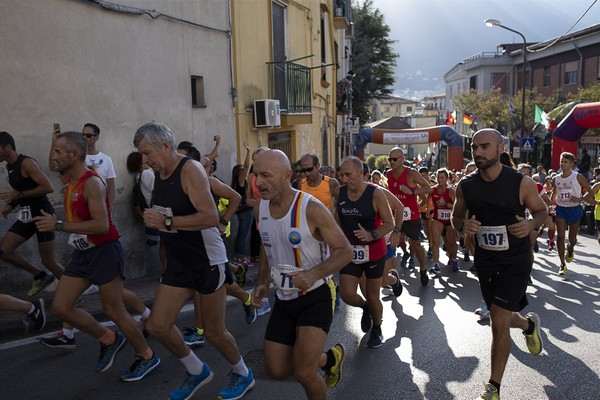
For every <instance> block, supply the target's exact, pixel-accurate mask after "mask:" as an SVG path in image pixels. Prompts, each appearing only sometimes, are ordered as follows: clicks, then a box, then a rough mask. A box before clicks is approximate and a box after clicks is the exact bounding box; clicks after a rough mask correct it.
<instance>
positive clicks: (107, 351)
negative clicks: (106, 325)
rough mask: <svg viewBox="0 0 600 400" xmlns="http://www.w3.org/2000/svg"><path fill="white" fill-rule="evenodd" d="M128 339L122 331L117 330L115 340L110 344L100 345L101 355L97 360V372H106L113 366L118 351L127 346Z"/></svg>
mask: <svg viewBox="0 0 600 400" xmlns="http://www.w3.org/2000/svg"><path fill="white" fill-rule="evenodd" d="M125 344H127V339H126V338H125V336H123V334H122V333H121V332H116V338H115V342H114V343H113V344H111V345H109V346H106V345H103V344H101V345H100V357H98V361H97V362H96V372H104V371H106V370H107V369H109V368H110V367H112V365H113V362H114V361H115V357H116V356H117V353H118V352H119V351H121V350H122V349H123V347H125Z"/></svg>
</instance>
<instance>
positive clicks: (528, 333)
mask: <svg viewBox="0 0 600 400" xmlns="http://www.w3.org/2000/svg"><path fill="white" fill-rule="evenodd" d="M527 322H528V323H529V327H528V328H527V330H526V331H523V332H524V333H525V334H526V335H531V334H532V333H533V330H534V329H535V325H534V324H533V321H532V320H530V319H527Z"/></svg>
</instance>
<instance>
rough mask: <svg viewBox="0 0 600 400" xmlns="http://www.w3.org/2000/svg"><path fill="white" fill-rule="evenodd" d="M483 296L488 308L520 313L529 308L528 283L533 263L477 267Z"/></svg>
mask: <svg viewBox="0 0 600 400" xmlns="http://www.w3.org/2000/svg"><path fill="white" fill-rule="evenodd" d="M476 268H477V276H478V277H479V284H480V286H481V294H482V295H483V299H484V300H485V303H486V304H487V306H488V309H489V308H490V307H491V306H492V304H495V305H497V306H498V307H501V308H504V309H505V310H508V311H515V312H519V311H521V310H522V309H524V308H525V306H527V304H528V302H527V296H526V295H525V291H526V290H527V282H528V280H529V274H530V273H531V268H532V263H531V262H526V263H518V264H499V265H483V266H481V265H477V266H476Z"/></svg>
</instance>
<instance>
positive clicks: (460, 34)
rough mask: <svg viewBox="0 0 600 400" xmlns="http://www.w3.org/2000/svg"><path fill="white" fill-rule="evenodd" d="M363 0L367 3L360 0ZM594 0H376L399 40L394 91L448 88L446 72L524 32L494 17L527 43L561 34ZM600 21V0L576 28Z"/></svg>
mask: <svg viewBox="0 0 600 400" xmlns="http://www.w3.org/2000/svg"><path fill="white" fill-rule="evenodd" d="M359 3H361V4H362V3H363V0H360V1H359ZM593 3H594V0H373V7H374V8H377V9H379V10H380V11H381V13H382V14H383V15H384V18H385V22H386V24H387V25H388V26H389V27H390V39H392V40H395V41H396V43H395V44H394V50H395V52H396V53H398V54H399V55H400V57H399V58H398V59H397V60H396V62H397V66H396V85H395V87H394V93H395V94H396V95H398V96H402V97H407V98H409V97H418V98H421V97H422V96H423V95H431V94H435V93H441V92H443V91H444V78H443V76H444V74H445V73H446V72H448V71H449V70H450V69H451V68H452V67H454V66H455V65H456V64H457V63H458V62H460V61H461V60H462V59H464V58H467V57H469V56H472V55H475V54H478V53H481V52H484V51H485V52H494V51H496V48H497V46H498V45H499V44H501V43H522V42H523V41H522V39H521V37H520V36H519V35H517V34H515V33H512V32H509V31H507V30H505V29H502V28H499V27H493V28H488V27H487V26H485V24H484V23H483V21H484V20H485V19H487V18H493V19H497V20H499V21H501V23H502V25H504V26H507V27H509V28H511V29H514V30H516V31H519V32H521V33H522V34H523V35H524V36H525V38H526V39H527V42H528V43H531V42H540V41H546V40H549V39H552V38H555V37H558V36H560V35H562V34H563V33H564V32H565V31H567V30H568V29H569V27H570V26H571V25H573V24H574V23H575V21H577V19H578V18H579V17H581V15H583V14H584V12H585V11H586V10H587V8H588V7H589V6H590V5H592V4H593ZM598 23H600V0H596V2H595V4H594V5H593V7H592V8H591V9H590V10H589V11H588V13H587V14H586V16H585V17H584V18H583V19H582V20H581V21H580V22H579V23H577V25H575V27H574V28H573V29H572V30H571V32H573V31H577V30H581V29H583V28H586V27H589V26H591V25H594V24H598Z"/></svg>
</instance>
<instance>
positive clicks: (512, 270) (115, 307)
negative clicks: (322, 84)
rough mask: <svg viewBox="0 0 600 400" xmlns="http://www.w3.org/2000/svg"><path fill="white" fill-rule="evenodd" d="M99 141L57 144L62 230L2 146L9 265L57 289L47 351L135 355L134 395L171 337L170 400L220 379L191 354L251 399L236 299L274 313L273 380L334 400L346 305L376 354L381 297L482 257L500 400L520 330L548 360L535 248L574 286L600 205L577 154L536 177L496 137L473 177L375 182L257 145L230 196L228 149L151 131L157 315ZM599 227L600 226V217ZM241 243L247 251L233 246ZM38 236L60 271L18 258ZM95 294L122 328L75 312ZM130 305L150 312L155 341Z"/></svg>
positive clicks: (144, 182)
mask: <svg viewBox="0 0 600 400" xmlns="http://www.w3.org/2000/svg"><path fill="white" fill-rule="evenodd" d="M99 135H100V129H99V127H97V126H96V125H94V124H90V123H88V124H86V125H85V126H84V128H83V129H82V131H81V132H64V133H61V132H60V130H59V128H56V129H55V132H53V134H52V140H51V146H50V152H49V158H48V168H49V169H50V170H51V171H55V172H56V173H57V174H58V176H59V178H60V180H61V182H62V183H63V184H64V185H65V188H64V193H65V194H64V208H65V212H64V215H61V216H57V214H56V213H55V212H54V209H53V207H52V205H51V203H50V201H49V200H48V197H47V195H48V194H50V193H52V192H53V191H54V190H58V189H59V188H53V187H52V184H51V183H50V180H49V179H48V177H47V176H46V174H45V173H44V172H43V170H42V168H41V167H40V165H39V164H38V163H37V162H36V160H34V159H32V158H30V157H28V156H26V155H23V154H20V153H19V152H18V151H17V146H16V143H15V140H14V138H13V137H12V136H11V135H10V134H9V133H7V132H0V161H3V162H6V167H7V170H8V172H9V184H10V187H7V188H6V189H4V191H3V192H2V193H0V200H2V201H4V202H5V203H6V205H5V206H4V208H3V210H2V213H3V216H4V217H5V218H6V217H7V215H8V213H9V212H13V211H14V212H16V214H17V217H16V219H17V221H16V222H15V223H14V224H13V225H12V226H11V227H10V229H9V230H8V232H7V233H6V235H5V236H4V238H3V240H2V243H1V245H0V259H2V260H3V261H5V262H7V263H9V264H11V265H13V266H15V267H17V268H20V269H23V270H25V271H27V272H29V273H30V274H31V275H32V278H33V283H32V287H31V290H30V291H29V292H28V293H27V295H28V296H29V297H30V298H32V299H33V298H35V297H36V295H38V294H39V292H40V291H41V290H43V289H44V288H46V287H48V286H49V285H56V292H55V295H54V299H53V301H52V304H51V307H50V310H49V312H51V313H52V315H54V316H55V317H56V318H59V319H60V320H62V321H64V322H63V329H61V331H59V332H58V333H57V334H55V335H53V336H50V337H44V338H42V339H41V344H43V345H45V346H47V347H52V348H67V349H75V348H76V346H75V332H76V330H78V331H80V332H83V333H86V334H88V335H91V336H92V337H94V338H96V339H97V340H98V343H99V347H100V355H99V358H98V360H97V362H96V371H97V372H104V371H107V370H108V369H110V368H111V366H112V364H113V362H114V360H115V357H116V355H117V353H119V352H120V351H121V350H122V349H123V348H124V347H125V346H126V345H127V344H130V345H131V347H132V348H133V350H134V354H135V357H134V359H133V363H132V365H131V367H130V368H129V369H128V370H127V371H124V372H122V373H121V374H120V379H121V380H123V381H125V382H130V381H138V380H141V379H143V378H144V377H145V376H147V375H148V374H149V373H150V372H152V371H153V370H155V369H156V368H157V367H158V366H159V365H160V363H161V359H160V355H159V354H157V353H155V352H154V351H153V349H152V348H151V347H150V345H149V344H148V343H149V337H150V338H153V339H154V340H158V341H159V342H160V343H161V344H162V345H163V346H164V348H165V349H166V350H167V351H169V352H170V353H172V354H173V355H174V356H176V357H177V358H178V359H179V360H180V361H181V363H182V365H183V369H184V371H185V372H184V374H183V375H184V377H183V382H182V384H181V385H180V386H178V387H176V388H173V389H172V390H171V391H170V393H169V394H168V398H169V399H172V400H176V399H189V398H191V397H192V396H193V395H194V393H196V391H198V390H199V389H200V388H201V387H202V386H204V385H206V384H207V383H209V382H210V381H211V380H212V378H213V372H212V371H211V368H210V367H209V365H208V364H207V363H205V362H203V361H202V360H201V359H200V358H199V357H198V355H197V354H196V352H195V351H194V347H196V346H201V345H204V344H205V342H208V343H210V344H211V345H212V346H214V347H215V348H216V349H217V350H218V351H219V353H220V354H221V355H222V356H223V358H224V359H225V360H226V361H227V362H228V363H229V364H230V365H231V372H230V375H229V377H230V379H229V383H228V385H227V386H226V387H225V388H223V389H222V390H221V391H220V393H219V395H218V399H221V400H225V399H239V398H241V397H243V396H244V395H245V394H246V393H247V392H248V391H249V390H251V389H252V387H253V386H254V385H255V384H256V380H255V378H254V376H253V372H252V370H251V369H249V368H248V367H247V365H246V364H245V362H244V359H243V357H242V355H241V353H240V351H239V349H238V347H237V344H236V341H235V338H234V337H233V336H232V335H231V334H230V333H229V331H228V330H227V328H226V326H225V309H226V307H225V305H226V296H227V295H228V294H230V295H232V296H234V297H236V298H237V299H239V300H240V303H241V306H242V307H243V309H244V311H245V322H246V323H248V324H252V323H253V322H254V321H255V320H256V318H257V317H258V316H260V315H265V314H269V322H268V324H267V328H266V332H265V338H264V348H263V350H264V360H265V367H266V371H267V373H268V375H269V376H270V377H271V378H272V379H278V380H279V379H286V378H287V377H289V376H294V377H295V378H296V379H297V380H298V382H299V383H300V384H301V385H302V387H303V388H304V390H305V392H306V396H307V397H308V398H309V399H326V398H327V388H334V387H336V386H337V385H338V384H339V382H340V380H341V379H342V366H343V363H344V359H345V357H346V356H347V351H346V348H345V346H344V344H343V343H337V344H335V345H334V346H332V347H331V348H328V349H326V348H324V347H325V343H326V340H327V335H328V332H329V330H330V327H331V324H332V323H333V314H334V312H335V309H336V308H337V307H339V304H340V302H341V301H343V302H344V303H345V304H347V305H348V306H352V307H357V308H359V309H360V311H361V312H362V317H361V319H360V328H361V330H362V331H363V332H364V333H365V334H367V335H368V340H367V341H366V346H367V347H368V348H371V349H376V348H379V347H381V346H382V344H383V343H384V341H385V338H384V335H383V332H382V329H381V322H382V319H383V305H382V302H381V293H382V292H381V289H382V288H388V289H391V290H392V292H393V294H394V295H395V296H396V297H398V296H400V295H401V293H402V292H403V283H402V282H401V280H400V274H399V272H398V270H399V268H408V269H414V270H415V273H417V271H418V274H417V277H418V283H417V284H420V285H421V286H423V287H427V286H428V285H429V282H430V279H431V278H433V277H435V276H437V275H440V274H441V273H442V271H443V269H444V268H446V269H447V271H448V273H450V274H451V273H454V272H457V271H459V270H460V269H461V268H467V265H469V264H467V263H466V261H470V260H471V257H472V258H473V261H474V262H473V264H472V265H469V267H468V268H469V269H470V270H471V271H472V272H474V273H476V274H477V275H478V277H479V280H480V285H481V296H482V299H483V300H482V304H481V306H480V307H479V308H478V309H477V310H476V313H477V314H480V315H481V316H482V317H489V318H490V320H491V328H492V344H491V351H492V362H491V366H490V375H489V380H488V381H487V382H486V383H485V388H484V392H483V393H482V394H481V396H480V397H479V399H499V398H500V397H499V396H500V387H501V381H502V377H503V374H504V371H505V367H506V364H507V361H508V356H509V354H510V346H511V339H510V334H509V329H510V328H517V329H521V330H522V332H523V335H524V338H525V341H526V344H527V347H528V349H529V351H530V352H531V354H533V355H538V354H540V353H541V351H542V349H543V343H542V338H541V336H540V318H539V316H538V315H537V314H536V313H535V312H529V313H527V314H526V315H524V316H523V315H521V314H520V312H521V311H522V310H523V309H524V308H525V307H526V306H527V297H526V289H527V286H528V285H529V284H531V279H530V276H529V275H530V272H531V269H532V265H533V259H534V255H535V252H537V251H539V245H538V237H542V235H543V234H544V229H547V241H546V244H547V248H546V249H545V251H556V252H557V260H558V261H557V268H556V272H557V273H558V274H560V275H564V274H566V273H567V270H568V268H567V264H568V263H571V262H572V261H573V259H574V258H575V257H576V244H577V232H578V229H579V224H580V221H581V220H582V218H583V210H584V206H585V204H590V205H592V204H594V205H595V204H597V203H598V202H600V181H599V182H594V181H593V180H592V182H589V181H588V179H587V178H588V177H586V176H584V175H583V174H579V173H578V172H577V171H576V158H575V155H573V154H570V153H563V154H562V155H561V161H560V169H559V170H558V171H548V173H546V171H545V170H544V169H543V168H542V167H540V168H538V169H537V170H536V171H535V173H533V172H534V170H533V168H532V167H531V166H530V165H527V164H520V165H514V163H513V162H512V160H510V156H508V154H507V153H506V152H504V147H503V144H502V137H501V135H500V134H499V133H498V132H497V131H495V130H492V129H483V130H480V131H478V132H477V133H476V134H475V135H474V137H473V140H472V145H471V150H472V154H473V161H472V162H471V163H469V164H467V165H466V167H465V169H464V170H462V171H449V170H447V169H446V168H440V169H438V170H436V171H429V170H428V169H427V168H424V167H421V168H416V167H414V166H411V164H410V163H409V162H408V160H406V158H405V153H404V151H403V150H402V149H401V148H400V147H394V148H393V149H391V150H390V152H389V154H388V162H389V165H390V168H389V169H388V170H385V171H378V170H376V171H369V168H368V167H367V165H366V164H365V163H364V162H362V161H361V160H360V159H358V158H356V157H348V158H346V159H344V160H343V161H342V162H341V164H340V166H339V168H338V169H337V170H336V169H333V168H331V167H328V166H322V165H321V164H320V161H319V157H318V156H317V155H314V154H306V155H304V156H302V157H301V159H300V160H298V161H297V162H295V163H291V162H290V160H289V158H288V157H287V156H286V155H285V154H284V153H283V152H281V151H279V150H270V149H267V148H259V149H257V150H256V151H254V152H253V153H252V155H251V152H250V148H249V147H248V146H245V148H246V154H245V158H244V161H243V163H242V164H239V165H236V166H235V167H234V168H233V171H232V181H231V184H230V185H228V184H226V183H224V182H222V181H220V180H219V179H218V178H216V176H214V172H215V171H216V166H217V164H216V158H217V157H218V155H219V152H220V138H219V137H218V136H215V148H214V149H213V150H212V151H211V152H210V153H208V154H207V155H205V156H203V155H202V154H201V153H200V151H198V149H197V148H196V147H195V146H194V145H193V144H192V143H190V142H181V143H179V144H177V143H176V141H175V137H174V135H173V133H172V132H171V130H170V129H169V128H168V127H167V126H166V125H164V124H161V123H157V122H151V123H148V124H145V125H143V126H141V127H140V128H139V129H138V130H137V132H136V133H135V135H134V137H133V144H134V146H135V147H136V149H137V151H136V152H135V153H132V154H131V155H130V157H129V158H128V167H130V168H129V169H130V170H131V171H132V172H135V173H136V185H135V186H134V199H136V195H137V196H138V198H137V199H136V201H134V212H135V214H136V215H137V216H138V217H139V219H140V220H142V221H143V223H144V225H145V227H146V245H147V246H155V245H159V246H160V260H161V265H162V273H161V277H160V284H159V287H158V289H157V291H156V294H155V298H154V300H153V305H152V309H151V310H150V309H148V308H147V307H146V306H145V305H144V303H143V302H142V301H141V300H140V299H139V298H138V297H137V296H136V295H135V293H133V292H131V291H129V290H127V289H125V288H124V287H123V280H124V275H125V274H124V268H125V265H124V257H123V248H122V246H121V244H120V241H119V237H120V234H119V232H118V230H117V227H116V226H115V224H113V222H112V218H111V205H112V204H113V203H114V198H115V184H114V181H115V178H116V174H115V172H114V168H113V165H112V160H111V159H110V157H108V156H107V155H106V154H104V153H102V152H100V151H98V150H97V149H96V143H97V141H98V140H99ZM250 159H252V164H250ZM207 199H211V200H213V201H207ZM595 216H596V220H597V223H598V222H600V210H599V209H598V206H597V205H596V210H595ZM232 219H235V220H236V221H237V223H236V224H233V225H232V224H231V221H232ZM232 230H234V232H233V231H232ZM56 232H66V233H67V234H68V235H64V236H63V235H62V234H61V235H56ZM231 234H233V235H234V237H235V238H234V240H233V241H229V240H227V238H228V237H229V235H231ZM34 235H35V236H36V238H37V243H38V249H39V254H40V258H41V261H42V264H43V266H44V267H45V268H46V269H47V270H48V272H46V271H45V270H41V269H39V268H37V267H35V266H34V265H32V264H31V263H30V262H29V261H28V260H27V259H25V258H24V257H23V256H21V255H19V254H18V253H17V252H16V250H17V248H18V247H19V246H20V245H21V244H23V243H24V242H26V241H27V240H29V239H30V238H31V237H32V236H34ZM567 235H568V236H567ZM57 238H58V239H59V240H64V239H67V238H68V244H69V245H70V246H71V247H73V253H72V255H71V258H70V259H69V261H68V264H67V265H66V266H64V267H63V266H62V265H60V264H59V263H58V262H57V261H56V257H55V254H54V242H55V240H56V239H57ZM598 240H599V242H600V236H599V239H598ZM230 242H231V243H232V246H233V248H232V249H230V251H229V252H228V249H227V248H226V245H227V243H230ZM399 249H400V250H399ZM459 250H460V252H461V253H462V259H463V262H461V261H459ZM444 252H445V254H446V257H445V258H442V257H440V254H444ZM228 253H229V254H233V255H234V256H233V257H231V259H228V256H227V255H228ZM397 256H398V257H397ZM428 258H429V259H431V261H430V262H428V261H427V259H428ZM442 259H447V263H446V265H445V266H444V265H443V264H442ZM428 264H430V265H431V267H430V268H429V269H428V268H427V265H428ZM249 268H257V270H258V280H257V283H256V286H255V287H254V288H250V289H249V290H244V285H245V283H246V279H245V276H246V273H247V271H248V269H249ZM56 282H58V283H56ZM94 292H98V293H99V296H100V297H101V299H102V305H103V309H104V311H105V313H106V315H107V316H108V318H110V319H111V320H112V321H114V323H115V325H116V327H117V328H118V329H117V330H112V329H109V328H106V327H105V326H103V325H101V324H100V323H98V321H96V320H95V319H94V317H93V316H92V315H90V314H89V313H87V312H86V311H85V310H83V309H82V308H79V307H78V301H79V299H80V297H81V296H82V295H84V294H89V293H94ZM273 292H274V293H273ZM269 297H272V298H271V301H269ZM192 299H193V302H194V311H195V314H194V316H195V318H194V325H193V326H191V327H187V328H184V329H183V331H180V330H179V329H178V328H177V327H176V322H177V319H178V316H179V313H180V311H181V309H182V307H183V306H184V304H185V303H186V302H188V301H190V300H192ZM125 305H127V306H128V308H129V309H131V310H135V312H136V314H139V319H140V321H141V326H140V324H138V323H137V321H136V320H135V319H134V318H133V316H132V315H131V314H130V313H128V312H127V310H126V308H125ZM0 310H1V311H14V312H21V313H23V314H25V315H27V318H29V319H30V320H31V324H32V326H33V328H34V329H37V330H41V329H42V328H43V327H44V325H45V322H46V312H47V311H46V310H45V305H44V302H43V300H41V299H33V300H31V301H25V300H21V299H17V298H15V297H13V296H10V295H7V294H0ZM135 316H136V317H137V315H135ZM164 356H165V355H163V357H164Z"/></svg>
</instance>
